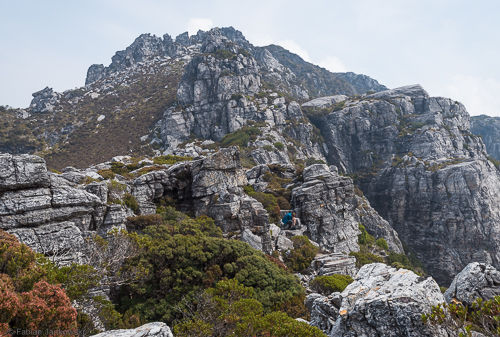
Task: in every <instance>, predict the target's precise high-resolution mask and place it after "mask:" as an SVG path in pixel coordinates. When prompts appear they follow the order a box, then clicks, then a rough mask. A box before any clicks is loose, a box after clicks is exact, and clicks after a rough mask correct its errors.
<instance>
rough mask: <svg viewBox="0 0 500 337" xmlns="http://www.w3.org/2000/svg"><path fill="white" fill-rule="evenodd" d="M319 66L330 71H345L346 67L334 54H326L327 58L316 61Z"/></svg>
mask: <svg viewBox="0 0 500 337" xmlns="http://www.w3.org/2000/svg"><path fill="white" fill-rule="evenodd" d="M318 65H319V66H320V67H323V68H325V69H327V70H330V71H331V72H346V71H347V67H346V66H345V65H344V63H343V62H342V61H341V60H340V59H339V58H338V57H335V56H328V57H327V58H325V59H323V60H321V61H319V62H318Z"/></svg>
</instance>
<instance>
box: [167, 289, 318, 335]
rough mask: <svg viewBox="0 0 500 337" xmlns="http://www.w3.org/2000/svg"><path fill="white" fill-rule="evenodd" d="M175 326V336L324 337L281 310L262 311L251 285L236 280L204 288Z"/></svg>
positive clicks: (316, 330) (315, 329) (316, 329)
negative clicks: (192, 309)
mask: <svg viewBox="0 0 500 337" xmlns="http://www.w3.org/2000/svg"><path fill="white" fill-rule="evenodd" d="M184 316H185V317H186V318H185V319H184V320H182V321H181V322H180V323H178V324H176V325H175V326H174V333H175V336H178V337H183V336H185V337H188V336H189V337H191V336H204V337H205V336H207V337H208V336H214V337H215V336H241V337H246V336H248V337H252V336H275V337H281V336H282V337H289V336H290V337H295V336H296V337H299V336H300V337H320V336H322V337H324V336H325V335H324V334H323V332H321V331H320V330H319V329H318V328H316V327H312V326H310V325H309V324H307V323H304V322H299V321H297V320H295V319H293V318H292V317H290V316H288V315H287V314H286V313H283V312H272V313H268V314H266V313H265V310H264V307H263V305H262V303H260V302H259V301H258V300H257V299H256V298H255V293H254V291H253V289H252V288H250V287H245V286H244V285H242V284H240V283H239V282H238V281H236V280H224V281H219V282H218V283H217V284H216V285H215V287H214V288H209V289H207V290H205V291H204V292H203V293H202V294H201V295H200V296H199V297H198V301H197V307H196V310H195V311H194V313H193V312H186V313H185V314H184Z"/></svg>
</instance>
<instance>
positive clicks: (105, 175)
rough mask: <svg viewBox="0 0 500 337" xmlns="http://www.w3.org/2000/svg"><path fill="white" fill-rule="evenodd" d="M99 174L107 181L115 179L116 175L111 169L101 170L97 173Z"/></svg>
mask: <svg viewBox="0 0 500 337" xmlns="http://www.w3.org/2000/svg"><path fill="white" fill-rule="evenodd" d="M97 173H99V175H100V176H101V177H103V178H104V179H106V180H107V179H114V178H115V173H114V172H113V171H111V170H110V169H103V170H99V171H97Z"/></svg>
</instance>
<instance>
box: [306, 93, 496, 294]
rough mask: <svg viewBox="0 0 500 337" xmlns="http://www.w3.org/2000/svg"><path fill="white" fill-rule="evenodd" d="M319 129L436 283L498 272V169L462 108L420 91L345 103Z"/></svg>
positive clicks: (331, 154)
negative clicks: (472, 271) (483, 266)
mask: <svg viewBox="0 0 500 337" xmlns="http://www.w3.org/2000/svg"><path fill="white" fill-rule="evenodd" d="M315 123H316V125H317V126H318V127H320V128H321V130H322V135H323V137H324V139H325V142H326V145H327V146H328V149H329V151H328V160H329V162H330V163H333V164H335V165H337V166H338V167H339V168H340V169H341V171H343V172H345V173H351V174H355V175H356V176H357V177H358V183H359V184H360V187H361V189H362V190H363V192H364V194H365V195H366V197H367V198H368V199H369V200H370V203H371V206H372V207H373V208H374V209H375V210H377V212H378V213H379V214H380V215H381V216H382V217H383V218H384V219H386V220H387V221H388V222H389V223H390V225H391V227H393V228H394V229H395V230H396V231H397V232H398V235H399V238H400V239H402V241H403V242H405V243H406V244H407V245H408V248H409V249H410V250H411V251H413V252H414V253H415V254H416V256H417V257H418V258H419V259H420V260H421V261H422V263H423V264H424V267H425V268H426V270H427V271H428V272H429V273H430V274H431V275H433V277H435V278H436V280H437V281H438V282H440V283H442V284H448V283H449V282H450V281H451V279H452V278H453V277H454V276H455V275H456V274H457V273H458V272H459V271H460V270H462V268H464V267H465V265H466V264H467V263H468V262H471V261H479V262H483V263H490V264H492V265H493V266H496V267H498V266H499V263H500V255H499V254H500V253H499V252H500V246H499V245H500V229H499V226H498V223H499V222H500V196H499V194H498V193H497V191H498V190H500V171H498V169H497V168H496V167H495V166H494V165H493V163H491V162H490V161H488V159H487V158H486V156H485V147H484V145H483V143H482V142H481V140H480V139H479V137H477V136H474V135H472V134H471V133H470V123H469V115H468V113H467V111H466V110H465V108H464V106H463V105H462V104H460V103H458V102H456V101H453V100H450V99H446V98H440V97H429V95H428V94H427V93H426V92H425V90H423V89H422V87H421V86H419V85H414V86H407V87H402V88H397V89H393V90H388V91H384V92H379V93H376V94H373V95H369V96H366V97H364V98H362V99H361V100H346V101H345V106H344V108H343V109H342V110H339V111H332V112H331V113H329V114H326V115H324V117H317V119H316V120H315Z"/></svg>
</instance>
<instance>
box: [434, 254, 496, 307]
mask: <svg viewBox="0 0 500 337" xmlns="http://www.w3.org/2000/svg"><path fill="white" fill-rule="evenodd" d="M498 295H500V271H498V270H496V269H495V268H494V267H493V266H491V265H489V264H485V263H479V262H473V263H469V264H468V265H467V266H466V267H465V268H464V270H462V271H461V272H460V273H459V274H458V275H457V276H455V278H454V279H453V282H452V283H451V285H450V287H449V288H448V290H446V292H445V293H444V297H445V299H446V302H451V300H452V299H454V298H455V299H457V300H458V301H460V302H462V303H464V304H466V305H470V304H471V303H472V302H474V300H475V299H476V298H482V299H483V300H489V299H492V298H493V297H495V296H498Z"/></svg>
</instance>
